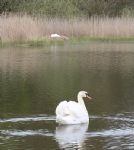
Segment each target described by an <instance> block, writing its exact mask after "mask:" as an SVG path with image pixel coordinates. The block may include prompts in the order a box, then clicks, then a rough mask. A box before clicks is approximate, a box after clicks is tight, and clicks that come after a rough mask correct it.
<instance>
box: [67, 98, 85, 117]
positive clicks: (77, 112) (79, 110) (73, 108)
mask: <svg viewBox="0 0 134 150" xmlns="http://www.w3.org/2000/svg"><path fill="white" fill-rule="evenodd" d="M68 111H69V113H70V115H73V116H75V117H81V116H83V114H85V109H84V108H83V107H82V106H81V105H80V104H79V103H77V102H74V101H69V102H68Z"/></svg>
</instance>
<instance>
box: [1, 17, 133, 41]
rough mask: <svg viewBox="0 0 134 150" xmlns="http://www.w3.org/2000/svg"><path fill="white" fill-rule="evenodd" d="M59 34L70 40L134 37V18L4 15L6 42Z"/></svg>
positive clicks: (2, 38) (3, 36) (3, 29)
mask: <svg viewBox="0 0 134 150" xmlns="http://www.w3.org/2000/svg"><path fill="white" fill-rule="evenodd" d="M51 33H58V34H62V35H66V36H69V37H70V36H77V37H78V36H89V37H115V38H121V37H124V38H129V37H134V18H129V17H122V18H108V17H104V18H97V17H94V18H93V17H92V18H90V19H85V18H83V19H82V18H75V19H59V18H53V19H48V18H42V17H40V18H39V17H38V18H33V17H31V16H28V15H23V16H17V15H8V16H6V15H1V16H0V39H1V40H2V41H16V40H20V41H21V40H33V39H41V38H43V37H47V36H49V35H50V34H51Z"/></svg>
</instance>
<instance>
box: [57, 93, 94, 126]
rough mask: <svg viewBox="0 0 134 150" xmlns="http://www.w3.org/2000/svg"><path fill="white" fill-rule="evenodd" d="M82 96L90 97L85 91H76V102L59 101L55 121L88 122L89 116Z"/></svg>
mask: <svg viewBox="0 0 134 150" xmlns="http://www.w3.org/2000/svg"><path fill="white" fill-rule="evenodd" d="M84 97H87V98H89V99H91V97H89V95H88V93H87V92H86V91H80V92H79V93H78V102H75V101H69V102H67V101H62V102H60V103H59V105H58V106H57V108H56V122H58V123H59V124H80V123H88V122H89V116H88V112H87V109H86V106H85V104H84V100H83V98H84Z"/></svg>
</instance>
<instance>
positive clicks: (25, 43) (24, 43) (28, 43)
mask: <svg viewBox="0 0 134 150" xmlns="http://www.w3.org/2000/svg"><path fill="white" fill-rule="evenodd" d="M87 42H89V43H90V42H109V43H116V42H129V43H132V42H134V37H128V38H126V37H87V36H83V37H70V38H69V39H67V40H64V39H60V38H59V39H58V38H57V39H50V38H47V37H45V38H38V39H33V40H21V41H20V40H19V41H17V40H16V41H4V42H2V41H0V48H2V47H8V46H11V47H16V46H19V47H44V46H51V45H59V46H60V45H65V44H78V43H81V44H82V43H87Z"/></svg>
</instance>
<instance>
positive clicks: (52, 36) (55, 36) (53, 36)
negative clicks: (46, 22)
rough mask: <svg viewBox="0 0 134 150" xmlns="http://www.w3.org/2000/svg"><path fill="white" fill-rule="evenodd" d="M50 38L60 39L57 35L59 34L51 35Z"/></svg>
mask: <svg viewBox="0 0 134 150" xmlns="http://www.w3.org/2000/svg"><path fill="white" fill-rule="evenodd" d="M50 37H51V38H60V37H61V36H60V35H59V34H56V33H55V34H51V36H50Z"/></svg>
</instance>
